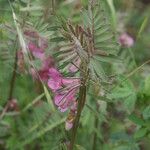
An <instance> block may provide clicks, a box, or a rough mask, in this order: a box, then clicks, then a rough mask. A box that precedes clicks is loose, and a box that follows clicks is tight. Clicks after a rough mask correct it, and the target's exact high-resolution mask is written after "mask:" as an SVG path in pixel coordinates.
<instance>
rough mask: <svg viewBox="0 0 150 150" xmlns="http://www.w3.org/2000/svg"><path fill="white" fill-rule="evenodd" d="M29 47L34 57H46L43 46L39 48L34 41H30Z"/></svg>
mask: <svg viewBox="0 0 150 150" xmlns="http://www.w3.org/2000/svg"><path fill="white" fill-rule="evenodd" d="M28 48H29V50H30V52H31V53H32V54H33V56H34V57H36V58H39V59H43V58H44V57H45V54H44V50H43V49H41V48H38V47H37V46H36V45H35V44H34V43H33V42H30V43H29V44H28Z"/></svg>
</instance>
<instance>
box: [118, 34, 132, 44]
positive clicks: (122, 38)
mask: <svg viewBox="0 0 150 150" xmlns="http://www.w3.org/2000/svg"><path fill="white" fill-rule="evenodd" d="M119 42H120V44H121V45H122V46H125V47H131V46H133V45H134V40H133V38H132V37H131V36H130V35H128V34H127V33H123V34H122V35H121V36H120V37H119Z"/></svg>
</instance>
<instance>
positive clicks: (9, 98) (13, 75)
mask: <svg viewBox="0 0 150 150" xmlns="http://www.w3.org/2000/svg"><path fill="white" fill-rule="evenodd" d="M16 70H17V50H16V52H15V60H14V67H13V74H12V78H11V81H10V89H9V96H8V100H11V99H12V96H13V91H14V86H15V81H16Z"/></svg>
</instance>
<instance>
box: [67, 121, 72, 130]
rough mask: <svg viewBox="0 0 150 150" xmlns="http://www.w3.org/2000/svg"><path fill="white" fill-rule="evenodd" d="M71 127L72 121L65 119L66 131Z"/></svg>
mask: <svg viewBox="0 0 150 150" xmlns="http://www.w3.org/2000/svg"><path fill="white" fill-rule="evenodd" d="M72 127H73V123H72V122H68V121H66V123H65V129H66V130H67V131H68V130H70V129H72Z"/></svg>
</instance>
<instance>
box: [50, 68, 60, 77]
mask: <svg viewBox="0 0 150 150" xmlns="http://www.w3.org/2000/svg"><path fill="white" fill-rule="evenodd" d="M49 76H50V77H51V78H53V79H56V80H57V79H58V80H59V79H61V78H62V75H61V74H60V72H59V71H58V70H57V69H55V68H53V67H52V68H50V69H49Z"/></svg>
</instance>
